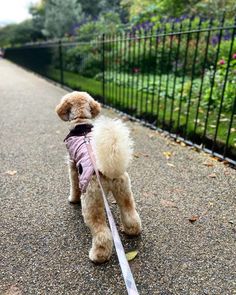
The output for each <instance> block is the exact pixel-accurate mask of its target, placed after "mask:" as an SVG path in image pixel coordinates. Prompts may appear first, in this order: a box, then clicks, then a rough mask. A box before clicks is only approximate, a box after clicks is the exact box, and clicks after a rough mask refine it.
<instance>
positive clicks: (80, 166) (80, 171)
mask: <svg viewBox="0 0 236 295" xmlns="http://www.w3.org/2000/svg"><path fill="white" fill-rule="evenodd" d="M82 173H83V167H82V165H81V164H79V174H80V175H81V174H82Z"/></svg>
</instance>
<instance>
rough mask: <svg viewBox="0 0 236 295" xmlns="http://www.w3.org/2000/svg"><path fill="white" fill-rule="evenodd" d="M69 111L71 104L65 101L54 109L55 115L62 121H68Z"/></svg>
mask: <svg viewBox="0 0 236 295" xmlns="http://www.w3.org/2000/svg"><path fill="white" fill-rule="evenodd" d="M70 110H71V104H70V103H69V102H68V101H67V100H62V101H61V102H60V103H59V105H57V106H56V109H55V111H56V113H57V114H58V116H59V117H60V118H61V119H62V120H63V121H69V116H70Z"/></svg>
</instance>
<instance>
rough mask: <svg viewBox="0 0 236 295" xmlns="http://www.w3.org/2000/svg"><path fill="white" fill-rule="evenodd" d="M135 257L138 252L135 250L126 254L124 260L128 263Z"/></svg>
mask: <svg viewBox="0 0 236 295" xmlns="http://www.w3.org/2000/svg"><path fill="white" fill-rule="evenodd" d="M137 255H138V251H136V250H134V251H130V252H127V253H126V254H125V256H126V258H127V260H128V261H131V260H133V259H134V258H135V257H136V256H137Z"/></svg>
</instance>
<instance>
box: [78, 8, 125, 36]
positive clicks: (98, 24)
mask: <svg viewBox="0 0 236 295" xmlns="http://www.w3.org/2000/svg"><path fill="white" fill-rule="evenodd" d="M120 26H121V19H120V16H119V14H118V13H116V12H114V11H109V12H106V13H103V14H101V15H100V18H99V19H98V20H97V21H93V20H90V21H88V22H86V23H85V24H83V25H81V26H80V27H79V28H78V30H77V32H76V33H77V36H78V37H79V39H83V40H87V41H90V40H91V38H93V37H94V36H100V35H102V34H112V33H113V34H114V33H115V32H117V31H118V29H119V27H120Z"/></svg>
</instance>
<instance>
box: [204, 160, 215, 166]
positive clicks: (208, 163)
mask: <svg viewBox="0 0 236 295" xmlns="http://www.w3.org/2000/svg"><path fill="white" fill-rule="evenodd" d="M203 165H205V166H207V167H212V166H214V165H213V163H211V162H208V161H205V162H204V163H203Z"/></svg>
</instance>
